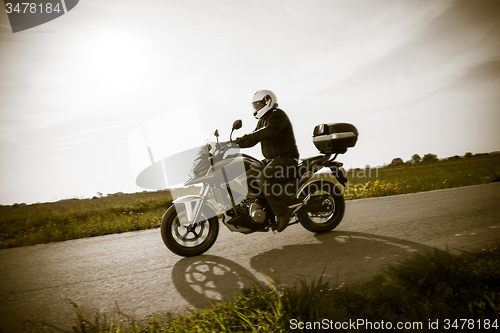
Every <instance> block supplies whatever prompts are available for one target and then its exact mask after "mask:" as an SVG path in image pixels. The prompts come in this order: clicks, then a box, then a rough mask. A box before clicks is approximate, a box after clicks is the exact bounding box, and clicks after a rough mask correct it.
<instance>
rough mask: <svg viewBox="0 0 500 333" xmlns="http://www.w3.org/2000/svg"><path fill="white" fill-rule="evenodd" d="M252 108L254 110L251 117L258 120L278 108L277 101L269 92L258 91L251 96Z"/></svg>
mask: <svg viewBox="0 0 500 333" xmlns="http://www.w3.org/2000/svg"><path fill="white" fill-rule="evenodd" d="M252 106H253V108H254V110H255V112H254V113H253V116H254V117H255V118H257V119H260V118H262V117H263V116H264V115H265V114H266V113H267V112H268V111H269V110H272V109H274V108H277V107H278V99H277V98H276V95H274V93H273V92H272V91H271V90H259V91H257V92H256V93H255V94H254V95H253V98H252Z"/></svg>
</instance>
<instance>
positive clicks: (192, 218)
mask: <svg viewBox="0 0 500 333" xmlns="http://www.w3.org/2000/svg"><path fill="white" fill-rule="evenodd" d="M173 204H174V205H175V209H176V210H177V211H182V210H185V211H186V217H187V220H183V221H179V223H180V225H181V226H183V227H187V226H189V225H193V224H195V223H197V222H200V220H199V218H200V217H199V215H200V210H201V207H203V205H207V206H209V207H210V208H211V211H212V212H214V214H216V211H217V210H216V209H215V206H214V205H213V203H212V202H210V201H208V200H207V198H204V197H202V196H201V195H186V196H185V197H181V198H178V199H176V200H174V201H173ZM214 216H217V215H214ZM211 217H213V216H207V218H211Z"/></svg>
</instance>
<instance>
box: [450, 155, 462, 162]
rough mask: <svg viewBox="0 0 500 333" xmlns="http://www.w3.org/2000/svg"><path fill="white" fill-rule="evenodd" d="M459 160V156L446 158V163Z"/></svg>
mask: <svg viewBox="0 0 500 333" xmlns="http://www.w3.org/2000/svg"><path fill="white" fill-rule="evenodd" d="M459 159H461V157H460V156H458V155H455V156H451V157H448V158H447V160H448V161H454V160H459Z"/></svg>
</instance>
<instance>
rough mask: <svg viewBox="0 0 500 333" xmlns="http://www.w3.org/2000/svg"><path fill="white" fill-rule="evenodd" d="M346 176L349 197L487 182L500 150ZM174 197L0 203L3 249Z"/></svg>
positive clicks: (110, 226) (108, 228)
mask: <svg viewBox="0 0 500 333" xmlns="http://www.w3.org/2000/svg"><path fill="white" fill-rule="evenodd" d="M347 176H348V179H349V184H348V186H347V187H346V189H345V193H344V197H345V198H346V199H347V200H350V199H358V198H368V197H378V196H386V195H396V194H404V193H415V192H421V191H430V190H436V189H443V188H451V187H459V186H467V185H475V184H484V183H489V182H491V181H493V180H495V179H498V178H500V155H487V156H479V157H473V158H461V159H458V160H452V161H439V162H433V163H427V164H426V163H419V164H415V165H410V166H407V165H405V166H402V167H397V168H394V167H383V168H379V169H373V168H372V169H370V168H368V169H354V170H349V171H348V174H347ZM321 177H326V178H328V179H330V180H332V181H334V179H333V178H332V177H331V175H330V177H328V176H326V174H321ZM171 202H172V197H171V195H170V193H169V192H168V191H161V192H146V193H136V194H125V195H121V196H108V197H104V198H95V199H83V200H78V199H71V200H62V201H59V202H55V203H43V204H33V205H24V204H15V205H12V206H0V249H5V248H11V247H17V246H24V245H33V244H41V243H49V242H57V241H63V240H68V239H76V238H84V237H92V236H99V235H106V234H112V233H119V232H126V231H134V230H143V229H149V228H156V227H159V226H160V223H161V217H162V216H163V213H164V212H165V210H166V209H167V208H168V206H169V205H170V204H171Z"/></svg>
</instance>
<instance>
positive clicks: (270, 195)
mask: <svg viewBox="0 0 500 333" xmlns="http://www.w3.org/2000/svg"><path fill="white" fill-rule="evenodd" d="M252 106H253V108H254V110H255V111H254V113H253V115H254V117H255V118H257V119H258V120H259V121H258V122H257V127H256V128H255V130H254V131H253V132H252V133H249V134H246V135H243V136H242V137H239V138H236V140H235V141H234V142H235V143H236V144H238V145H239V146H240V148H249V147H253V146H255V145H256V144H257V143H259V142H260V143H261V149H262V155H264V157H265V158H266V160H265V161H264V163H265V167H264V168H263V169H262V170H261V171H260V173H259V175H258V176H257V184H258V186H259V188H260V189H261V190H262V192H263V194H264V196H265V197H266V199H267V201H268V203H269V205H270V206H271V209H272V210H273V213H274V214H275V215H276V216H277V217H278V226H277V230H278V232H281V231H283V230H284V229H285V228H286V227H287V226H288V223H289V222H290V219H291V217H292V214H293V210H292V209H290V208H288V206H287V205H286V204H285V203H284V202H283V200H281V198H280V197H279V196H278V194H279V192H277V191H276V186H277V187H278V189H279V191H282V190H283V188H282V186H281V185H280V182H284V181H286V180H287V179H290V178H292V177H291V176H290V175H289V172H288V171H290V170H292V169H293V168H295V167H296V166H297V163H298V159H299V151H298V149H297V144H296V143H295V136H294V134H293V128H292V123H291V122H290V119H289V118H288V116H287V115H286V113H285V112H284V111H283V110H281V109H278V101H277V98H276V95H275V94H274V93H273V92H272V91H270V90H259V91H257V92H256V93H255V94H254V96H253V98H252Z"/></svg>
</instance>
